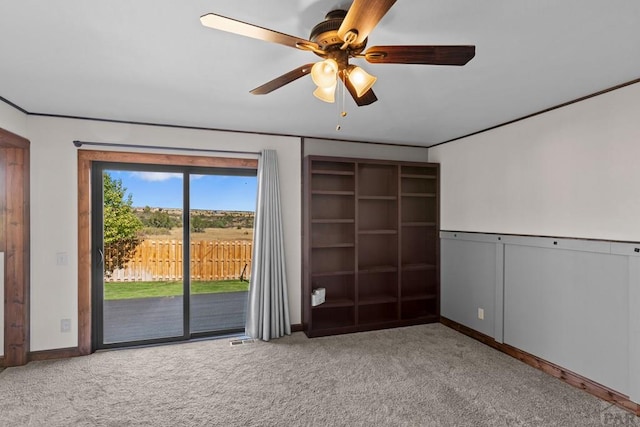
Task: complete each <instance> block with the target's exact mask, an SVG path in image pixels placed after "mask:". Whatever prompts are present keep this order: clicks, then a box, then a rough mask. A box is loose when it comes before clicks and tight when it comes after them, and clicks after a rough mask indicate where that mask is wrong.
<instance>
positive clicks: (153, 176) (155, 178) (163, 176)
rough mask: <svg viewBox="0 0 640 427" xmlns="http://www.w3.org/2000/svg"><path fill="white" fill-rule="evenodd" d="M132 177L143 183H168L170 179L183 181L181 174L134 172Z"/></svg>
mask: <svg viewBox="0 0 640 427" xmlns="http://www.w3.org/2000/svg"><path fill="white" fill-rule="evenodd" d="M131 175H133V176H135V177H136V178H139V179H141V180H143V181H149V182H159V181H168V180H170V179H174V178H175V179H182V174H181V173H172V172H132V173H131Z"/></svg>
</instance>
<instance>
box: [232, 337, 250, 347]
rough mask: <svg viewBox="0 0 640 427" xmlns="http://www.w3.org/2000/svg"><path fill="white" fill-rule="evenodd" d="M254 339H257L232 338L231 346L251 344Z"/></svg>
mask: <svg viewBox="0 0 640 427" xmlns="http://www.w3.org/2000/svg"><path fill="white" fill-rule="evenodd" d="M254 341H255V340H254V339H251V338H244V339H237V340H231V341H229V344H231V346H232V347H233V346H234V345H242V344H251V343H253V342H254Z"/></svg>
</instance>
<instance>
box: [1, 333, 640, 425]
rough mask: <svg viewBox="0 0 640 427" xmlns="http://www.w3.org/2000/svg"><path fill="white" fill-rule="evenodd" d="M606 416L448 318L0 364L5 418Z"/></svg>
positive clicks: (375, 421)
mask: <svg viewBox="0 0 640 427" xmlns="http://www.w3.org/2000/svg"><path fill="white" fill-rule="evenodd" d="M607 413H608V414H612V413H613V414H615V415H616V416H617V417H619V419H628V418H626V416H627V415H626V414H627V413H626V412H624V411H622V410H620V409H618V408H615V407H611V406H610V405H609V404H608V403H606V402H603V401H601V400H599V399H597V398H595V397H593V396H591V395H589V394H587V393H585V392H583V391H581V390H578V389H576V388H573V387H571V386H569V385H567V384H564V383H563V382H561V381H559V380H557V379H555V378H553V377H550V376H549V375H546V374H544V373H542V372H540V371H538V370H536V369H533V368H531V367H529V366H527V365H525V364H523V363H521V362H519V361H517V360H515V359H513V358H511V357H509V356H507V355H504V354H502V353H500V352H498V351H496V350H494V349H492V348H490V347H487V346H485V345H483V344H481V343H479V342H477V341H475V340H473V339H471V338H468V337H466V336H464V335H462V334H459V333H458V332H456V331H453V330H451V329H449V328H447V327H445V326H443V325H441V324H430V325H420V326H413V327H407V328H399V329H389V330H383V331H374V332H365V333H358V334H350V335H340V336H332V337H325V338H314V339H308V338H307V337H306V336H305V335H304V334H302V333H295V334H293V335H292V336H289V337H285V338H282V339H279V340H274V341H271V342H269V343H265V342H255V343H252V344H243V345H237V346H231V345H230V344H229V339H221V340H211V341H198V342H190V343H183V344H176V345H166V346H158V347H147V348H138V349H127V350H118V351H106V352H99V353H96V354H93V355H91V356H85V357H78V358H73V359H66V360H56V361H45V362H32V363H29V364H28V365H26V366H23V367H17V368H8V369H6V370H4V371H3V372H0V425H2V426H298V425H305V426H307V425H310V426H563V427H567V426H601V425H603V424H604V421H605V419H604V418H603V417H604V414H607ZM609 419H612V418H611V416H610V418H609ZM632 422H635V421H632ZM634 425H635V424H634Z"/></svg>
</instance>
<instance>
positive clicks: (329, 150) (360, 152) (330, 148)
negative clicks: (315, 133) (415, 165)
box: [304, 138, 428, 162]
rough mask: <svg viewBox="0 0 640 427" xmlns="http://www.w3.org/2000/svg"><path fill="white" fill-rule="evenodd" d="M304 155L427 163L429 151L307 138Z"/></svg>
mask: <svg viewBox="0 0 640 427" xmlns="http://www.w3.org/2000/svg"><path fill="white" fill-rule="evenodd" d="M304 155H305V156H311V155H313V156H337V157H356V158H365V159H388V160H398V161H402V160H405V161H415V162H426V161H427V156H428V150H427V148H426V147H404V146H398V145H386V144H368V143H361V142H347V141H334V140H329V139H314V138H305V139H304Z"/></svg>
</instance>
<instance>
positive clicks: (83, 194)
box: [78, 150, 258, 355]
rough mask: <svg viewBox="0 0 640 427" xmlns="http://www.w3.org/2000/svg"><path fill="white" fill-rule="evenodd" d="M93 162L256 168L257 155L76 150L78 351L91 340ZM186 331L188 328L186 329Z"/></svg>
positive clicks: (85, 349) (86, 348)
mask: <svg viewBox="0 0 640 427" xmlns="http://www.w3.org/2000/svg"><path fill="white" fill-rule="evenodd" d="M94 162H107V163H133V164H138V165H140V164H147V165H156V166H179V167H192V168H194V169H197V168H228V169H257V168H258V159H256V158H227V157H202V156H185V155H172V154H150V153H135V152H120V151H97V150H78V353H79V354H81V355H86V354H90V353H91V352H92V351H93V345H92V344H93V340H92V312H91V311H92V310H91V301H92V289H91V278H92V264H91V263H92V240H91V236H92V234H91V233H92V229H91V197H92V196H91V170H92V167H93V163H94ZM187 332H188V331H187Z"/></svg>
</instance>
